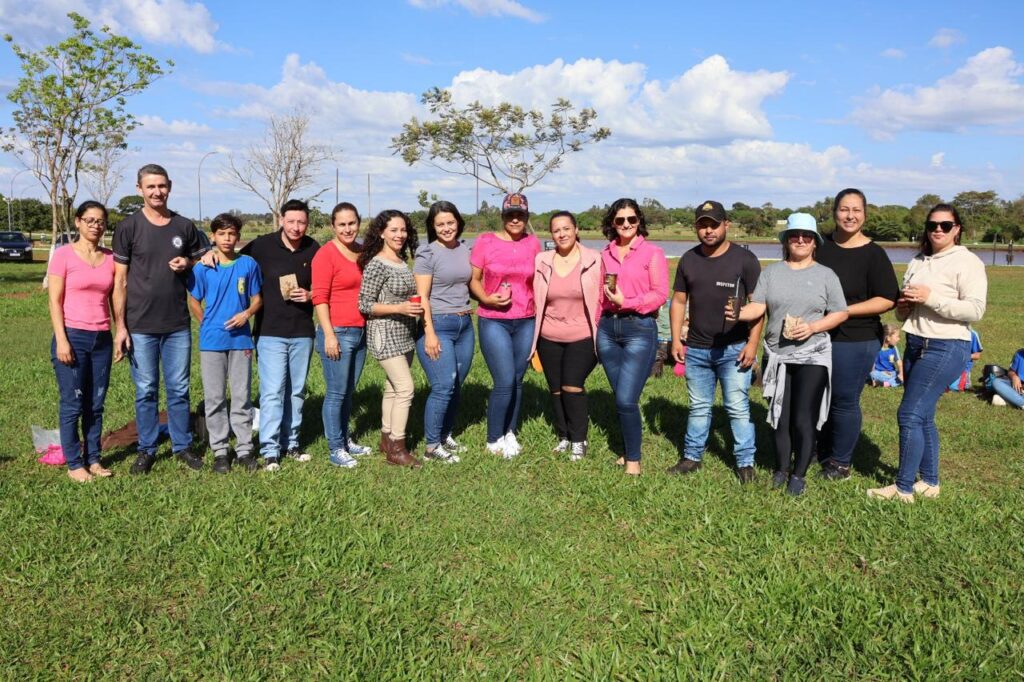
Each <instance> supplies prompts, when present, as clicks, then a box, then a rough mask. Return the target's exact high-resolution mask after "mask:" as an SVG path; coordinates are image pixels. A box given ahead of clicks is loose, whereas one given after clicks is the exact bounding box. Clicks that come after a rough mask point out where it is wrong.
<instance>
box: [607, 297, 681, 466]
mask: <svg viewBox="0 0 1024 682" xmlns="http://www.w3.org/2000/svg"><path fill="white" fill-rule="evenodd" d="M657 351H658V325H657V322H655V320H654V318H653V317H621V318H615V317H609V316H605V317H602V318H601V322H600V323H599V324H598V325H597V355H598V357H599V358H600V359H601V365H602V366H604V372H605V374H607V375H608V383H610V384H611V386H612V393H614V394H615V411H616V412H618V414H619V426H620V428H621V429H622V440H623V442H624V444H625V447H626V460H627V461H630V462H639V461H640V444H641V443H642V442H643V421H642V420H641V418H640V392H641V391H643V390H644V384H646V383H647V377H648V376H650V374H651V367H652V366H653V365H654V357H655V354H656V353H657ZM687 372H689V367H687Z"/></svg>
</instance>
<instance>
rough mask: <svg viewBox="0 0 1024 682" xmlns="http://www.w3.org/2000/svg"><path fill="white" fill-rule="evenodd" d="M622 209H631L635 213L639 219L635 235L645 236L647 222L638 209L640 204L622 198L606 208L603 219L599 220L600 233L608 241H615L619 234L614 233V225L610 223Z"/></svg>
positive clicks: (633, 200)
mask: <svg viewBox="0 0 1024 682" xmlns="http://www.w3.org/2000/svg"><path fill="white" fill-rule="evenodd" d="M624 208H631V209H633V210H634V211H636V217H637V218H639V219H640V224H639V225H638V226H637V228H636V233H637V234H639V235H643V236H644V237H646V236H647V220H646V219H645V218H644V212H643V210H641V208H640V204H638V203H636V199H630V198H628V197H623V198H622V199H616V200H615V201H613V202H612V205H611V206H609V207H608V211H607V212H606V213H605V214H604V218H603V219H602V220H601V232H602V233H603V234H604V236H605V237H606V238H607V239H608V241H615V239H616V237H618V236H619V233H618V232H616V231H615V225H614V224H613V223H612V221H613V220H614V219H615V214H616V213H618V212H619V211H621V210H622V209H624Z"/></svg>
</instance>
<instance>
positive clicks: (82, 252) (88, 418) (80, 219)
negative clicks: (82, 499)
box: [46, 201, 114, 483]
mask: <svg viewBox="0 0 1024 682" xmlns="http://www.w3.org/2000/svg"><path fill="white" fill-rule="evenodd" d="M75 228H76V229H77V230H78V241H76V242H73V243H71V244H68V245H67V246H62V247H61V248H59V249H57V250H56V251H54V252H53V257H52V258H50V264H49V266H48V267H47V269H46V274H47V277H48V281H47V288H48V290H49V299H50V321H51V322H52V323H53V341H52V343H51V345H50V354H51V358H52V360H53V370H54V373H55V374H56V376H57V388H58V390H59V392H60V445H61V449H63V451H64V458H65V460H67V465H68V476H69V477H71V479H72V480H74V481H78V482H79V483H85V482H86V481H91V480H92V479H93V477H94V476H102V477H107V476H111V475H112V474H111V472H110V470H108V469H105V468H104V467H103V465H102V464H100V436H101V435H102V434H103V402H104V399H105V398H106V395H107V385H108V383H109V381H110V363H111V359H112V357H113V350H114V346H113V339H112V337H111V335H110V295H111V292H112V291H113V290H114V255H113V252H111V251H110V250H109V249H104V248H103V247H101V246H100V239H101V238H102V237H103V233H104V232H105V231H106V229H107V209H106V207H104V206H103V204H101V203H99V202H98V201H86V202H83V203H82V205H81V206H79V207H78V210H77V211H75ZM79 421H81V426H82V434H83V435H84V437H85V442H84V445H83V443H82V441H81V440H80V439H79V433H78V425H79Z"/></svg>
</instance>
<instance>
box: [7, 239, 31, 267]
mask: <svg viewBox="0 0 1024 682" xmlns="http://www.w3.org/2000/svg"><path fill="white" fill-rule="evenodd" d="M0 260H20V261H26V262H31V261H32V242H30V241H29V240H28V239H26V238H25V235H23V234H22V233H21V232H0Z"/></svg>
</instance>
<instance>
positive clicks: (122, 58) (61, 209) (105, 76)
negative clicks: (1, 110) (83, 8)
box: [4, 12, 173, 237]
mask: <svg viewBox="0 0 1024 682" xmlns="http://www.w3.org/2000/svg"><path fill="white" fill-rule="evenodd" d="M68 17H69V18H70V19H71V22H72V25H73V28H74V32H73V33H72V34H71V36H69V37H68V38H66V39H64V40H62V41H61V42H59V43H57V44H56V45H50V46H47V47H43V48H42V49H40V50H39V51H36V52H32V51H29V50H27V49H25V48H23V47H21V46H20V45H17V44H16V43H14V41H13V38H12V37H11V36H10V35H5V36H4V39H5V40H7V42H9V43H10V44H11V49H12V50H13V51H14V54H15V56H17V57H18V59H19V61H20V63H21V70H22V74H23V75H22V77H21V79H20V80H19V81H18V82H17V84H16V85H15V86H14V88H13V89H12V90H11V91H10V92H9V93H8V94H7V99H8V100H10V101H11V102H12V103H13V104H14V105H15V109H14V111H13V112H12V117H13V119H14V127H12V128H9V129H7V130H5V131H4V149H5V150H6V151H9V152H14V153H15V154H17V155H18V156H19V157H21V159H22V161H23V162H24V163H25V164H26V165H27V166H28V167H30V168H31V169H32V170H33V171H34V173H35V175H36V177H38V178H39V180H40V182H41V183H42V184H43V187H44V189H46V191H47V193H48V195H49V198H50V207H51V230H52V233H53V235H54V237H56V235H57V233H58V232H59V231H63V230H65V229H70V225H71V212H72V210H73V205H74V202H75V197H76V195H77V194H78V182H79V173H80V172H82V171H83V170H85V168H86V163H87V162H86V159H87V158H89V157H92V156H93V155H96V154H97V153H99V152H101V151H102V150H105V149H110V148H115V147H119V148H124V146H125V140H126V138H127V136H128V134H129V133H130V132H131V131H132V130H133V129H134V128H135V127H136V126H137V125H138V122H137V121H136V120H135V118H134V117H133V116H132V115H131V114H129V113H128V112H127V111H126V110H125V105H126V102H127V98H128V97H129V96H131V95H134V94H137V93H139V92H142V91H143V90H145V89H146V88H147V87H149V85H150V84H151V83H152V82H153V81H154V80H156V79H158V78H160V77H161V76H163V75H164V74H165V73H166V71H165V68H168V69H169V67H171V66H173V64H172V63H171V62H170V61H168V62H166V64H161V63H160V62H159V61H157V60H156V59H154V58H153V57H150V56H149V55H147V54H145V53H143V52H142V51H141V49H140V47H139V46H138V45H136V44H135V43H134V42H132V41H131V40H129V39H128V38H125V37H122V36H118V35H113V34H112V33H111V32H110V29H109V28H107V27H106V26H104V27H103V28H102V29H100V33H99V34H97V33H95V32H93V31H92V30H90V29H89V22H88V21H87V20H86V19H85V18H84V17H82V16H81V15H79V14H76V13H74V12H72V13H70V14H68Z"/></svg>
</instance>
